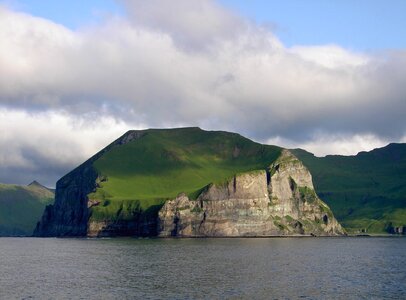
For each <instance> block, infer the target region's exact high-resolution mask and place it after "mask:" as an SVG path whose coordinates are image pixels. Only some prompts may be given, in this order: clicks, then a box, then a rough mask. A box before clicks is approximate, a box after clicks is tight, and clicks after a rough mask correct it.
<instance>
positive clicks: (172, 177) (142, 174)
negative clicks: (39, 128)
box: [89, 128, 280, 218]
mask: <svg viewBox="0 0 406 300" xmlns="http://www.w3.org/2000/svg"><path fill="white" fill-rule="evenodd" d="M279 153H280V148H279V147H275V146H267V145H261V144H258V143H254V142H252V141H251V140H249V139H247V138H244V137H242V136H241V135H239V134H235V133H228V132H221V131H204V130H201V129H200V128H184V129H177V130H170V129H169V130H154V129H151V130H147V131H146V132H145V134H144V135H143V136H142V138H141V139H140V142H136V143H135V142H132V143H128V144H126V146H125V147H116V148H114V149H112V150H111V151H109V152H107V153H106V154H105V155H103V156H102V157H100V158H99V159H98V160H97V161H95V163H94V167H95V169H96V170H97V172H98V174H100V178H101V180H103V178H106V179H108V180H106V181H104V182H100V183H99V187H98V189H97V191H96V193H92V194H90V195H89V198H90V199H94V200H98V201H107V202H108V203H109V205H106V206H98V207H95V209H94V210H93V214H92V216H93V217H94V218H97V217H101V218H104V217H105V216H106V214H107V215H109V214H110V213H111V212H112V210H116V209H117V206H120V205H121V203H122V201H131V200H140V205H141V208H143V209H148V208H149V207H151V206H153V205H160V204H162V203H163V202H164V200H167V199H171V198H174V197H176V196H177V195H178V194H179V193H180V192H184V193H186V194H189V195H191V196H193V194H195V193H197V192H198V191H199V190H200V189H202V188H203V187H205V186H206V185H207V184H209V183H211V182H217V181H222V180H224V179H226V178H229V177H231V176H233V175H234V174H236V173H241V172H246V171H250V170H257V169H263V168H265V167H267V166H268V165H269V163H270V162H272V161H274V160H275V159H276V158H277V157H278V155H279Z"/></svg>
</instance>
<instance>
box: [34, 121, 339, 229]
mask: <svg viewBox="0 0 406 300" xmlns="http://www.w3.org/2000/svg"><path fill="white" fill-rule="evenodd" d="M235 174H237V175H235ZM225 178H229V179H225ZM210 182H212V183H210ZM343 233H344V232H343V229H342V228H341V226H340V225H339V224H338V223H337V221H336V220H335V218H334V216H333V214H332V212H331V210H330V209H329V208H328V207H327V205H325V204H324V203H323V202H322V201H321V200H320V199H319V198H318V197H317V195H316V193H315V191H314V187H313V184H312V177H311V175H310V173H309V171H308V170H307V169H306V168H305V167H304V166H303V164H302V163H301V162H300V161H299V160H298V159H297V158H296V157H295V156H293V155H292V154H291V153H290V152H289V151H287V150H282V149H281V148H279V147H275V146H267V145H261V144H258V143H255V142H252V141H250V140H248V139H246V138H244V137H241V136H240V135H237V134H232V133H226V132H211V131H204V130H201V129H199V128H182V129H173V130H145V131H130V132H128V133H127V134H125V135H124V136H122V137H121V138H119V139H118V140H116V141H115V142H114V143H112V144H111V145H109V146H108V147H106V148H105V149H103V150H102V151H100V152H99V153H97V154H96V155H95V156H93V157H92V158H90V159H89V160H88V161H86V162H85V163H84V164H82V165H81V166H79V167H78V168H76V169H75V170H73V171H72V172H70V173H69V174H67V175H65V176H64V177H62V178H61V179H60V180H59V181H58V182H57V188H56V196H55V204H54V205H50V206H47V208H46V209H45V212H44V214H43V217H42V219H41V221H40V222H39V223H38V224H37V227H36V229H35V231H34V235H35V236H161V237H166V236H185V237H186V236H190V237H200V236H274V235H303V234H305V235H339V234H343Z"/></svg>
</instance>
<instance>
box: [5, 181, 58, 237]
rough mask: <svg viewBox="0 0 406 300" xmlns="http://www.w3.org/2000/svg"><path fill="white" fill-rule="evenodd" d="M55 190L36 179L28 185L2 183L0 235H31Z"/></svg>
mask: <svg viewBox="0 0 406 300" xmlns="http://www.w3.org/2000/svg"><path fill="white" fill-rule="evenodd" d="M53 201H54V192H53V191H52V190H49V189H47V188H46V187H44V186H42V185H41V184H39V183H38V182H36V181H33V182H32V183H30V184H29V185H27V186H23V185H16V184H0V236H25V235H31V234H32V231H33V229H34V227H35V225H36V224H37V222H38V220H39V218H41V215H42V213H43V211H44V208H45V206H46V205H48V204H50V203H52V202H53Z"/></svg>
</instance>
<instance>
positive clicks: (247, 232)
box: [158, 150, 344, 237]
mask: <svg viewBox="0 0 406 300" xmlns="http://www.w3.org/2000/svg"><path fill="white" fill-rule="evenodd" d="M158 233H159V236H161V237H166V236H182V237H204V236H223V237H225V236H275V235H276V236H279V235H303V234H307V235H341V234H344V230H343V229H342V227H341V225H340V224H339V223H338V222H337V220H336V219H335V218H334V216H333V214H332V212H331V210H330V209H329V208H328V206H327V205H326V204H325V203H324V202H322V201H321V200H320V199H319V198H318V196H317V194H316V193H315V191H314V187H313V183H312V177H311V174H310V173H309V171H308V170H307V169H306V168H305V167H304V165H303V164H302V163H301V162H300V161H299V160H298V159H297V158H296V157H295V156H293V155H292V154H291V153H290V152H289V151H287V150H284V151H282V154H281V156H280V157H279V158H278V159H277V161H275V162H274V163H273V164H272V165H271V166H270V167H269V169H268V170H259V171H252V172H248V173H243V174H238V175H235V176H234V177H233V178H232V179H230V180H228V181H226V182H223V183H219V184H210V185H208V186H207V187H206V188H205V189H204V191H203V192H202V193H201V194H200V195H199V196H198V198H197V199H196V200H191V199H189V198H188V197H187V196H186V195H185V194H180V195H179V196H178V197H177V198H176V199H174V200H171V201H168V202H166V203H165V204H164V206H163V207H162V209H161V210H160V211H159V220H158Z"/></svg>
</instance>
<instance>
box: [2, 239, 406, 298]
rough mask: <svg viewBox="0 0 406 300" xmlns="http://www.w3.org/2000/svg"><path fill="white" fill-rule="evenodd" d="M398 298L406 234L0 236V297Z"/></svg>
mask: <svg viewBox="0 0 406 300" xmlns="http://www.w3.org/2000/svg"><path fill="white" fill-rule="evenodd" d="M298 298H301V299H406V238H361V237H358V238H352V237H343V238H241V239H240V238H229V239H227V238H226V239H223V238H216V239H134V238H128V239H121V238H112V239H56V238H0V299H298Z"/></svg>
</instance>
